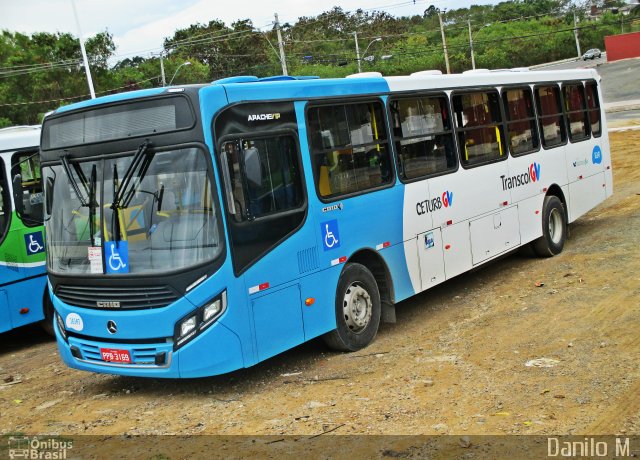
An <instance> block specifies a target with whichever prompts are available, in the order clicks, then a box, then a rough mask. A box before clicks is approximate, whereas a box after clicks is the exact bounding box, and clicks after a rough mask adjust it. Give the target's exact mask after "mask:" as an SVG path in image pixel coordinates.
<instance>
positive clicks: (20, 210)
mask: <svg viewBox="0 0 640 460" xmlns="http://www.w3.org/2000/svg"><path fill="white" fill-rule="evenodd" d="M23 200H24V189H23V188H22V174H16V175H15V176H13V203H14V206H15V208H16V214H18V216H20V217H22V216H23V214H24V201H23Z"/></svg>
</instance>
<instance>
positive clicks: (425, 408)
mask: <svg viewBox="0 0 640 460" xmlns="http://www.w3.org/2000/svg"><path fill="white" fill-rule="evenodd" d="M611 141H612V154H613V160H614V161H613V165H614V181H615V182H614V187H615V194H614V196H613V197H611V198H610V199H608V200H607V201H606V202H605V203H603V204H602V205H600V206H599V207H598V208H597V209H595V210H593V211H591V212H590V213H589V214H587V215H586V216H583V217H582V218H581V219H579V220H578V221H577V222H575V223H574V224H573V225H572V226H571V237H570V239H569V240H568V241H567V244H566V246H565V249H564V252H563V253H562V254H560V255H559V256H556V257H554V258H551V259H537V258H533V257H531V256H527V255H523V254H514V255H511V256H508V257H506V258H503V259H501V260H498V261H496V262H494V263H492V264H490V265H488V266H486V267H484V268H482V269H480V270H478V271H476V272H473V273H467V274H465V275H462V276H460V277H458V278H456V279H454V280H451V281H449V282H446V283H444V284H443V285H441V286H439V287H437V288H435V289H433V290H431V291H428V292H426V293H424V294H422V295H419V296H416V297H414V298H412V299H410V300H408V301H406V302H403V303H401V304H400V305H398V307H397V317H398V321H397V323H396V324H383V325H382V326H381V329H380V332H379V335H378V337H377V339H376V340H375V342H374V343H373V344H372V345H371V346H369V347H368V348H366V349H365V350H362V351H360V352H357V353H352V354H342V353H334V352H329V351H327V349H326V348H325V347H324V345H323V344H322V342H321V341H319V340H315V341H312V342H310V343H307V344H304V345H302V346H300V347H298V348H296V349H294V350H291V351H289V352H287V353H284V354H282V355H280V356H278V357H275V358H273V359H270V360H268V361H266V362H264V363H261V364H259V365H257V366H255V367H253V368H251V369H246V370H241V371H238V372H234V373H231V374H228V375H224V376H219V377H213V378H206V379H198V380H190V381H176V380H172V381H166V380H147V379H136V378H127V377H118V376H108V375H97V374H89V373H84V372H80V371H75V370H71V369H68V368H67V367H66V366H65V365H64V364H63V363H62V362H61V361H60V359H59V358H58V355H57V350H56V346H55V343H54V342H52V341H51V340H50V339H48V338H46V337H45V336H44V335H43V334H42V333H40V331H39V330H38V328H37V327H31V328H23V329H20V330H18V331H13V332H11V333H8V334H3V335H2V336H0V434H8V433H27V434H67V435H71V434H95V435H122V434H129V435H136V434H225V435H231V434H252V435H255V434H274V435H282V434H295V435H314V434H320V433H323V432H329V431H330V432H331V433H332V434H363V433H366V434H456V435H465V434H510V433H519V434H592V435H595V434H625V433H626V434H640V366H638V359H639V357H640V333H639V331H640V306H639V299H640V257H639V254H640V250H639V249H638V248H639V247H640V230H639V229H640V168H638V154H640V131H627V132H618V133H613V134H611ZM536 283H537V284H542V283H543V285H542V286H540V287H537V286H536ZM540 358H546V360H545V361H542V362H543V363H545V362H546V363H549V365H550V366H551V367H536V366H531V367H528V366H526V365H525V363H527V362H528V361H529V360H534V359H540ZM549 360H553V361H549ZM323 438H324V437H323Z"/></svg>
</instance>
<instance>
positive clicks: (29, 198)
mask: <svg viewBox="0 0 640 460" xmlns="http://www.w3.org/2000/svg"><path fill="white" fill-rule="evenodd" d="M11 165H12V167H11V177H15V176H16V175H17V174H20V175H21V176H22V189H23V195H22V203H23V209H24V211H23V213H22V215H21V217H22V220H23V223H24V224H25V225H27V226H29V227H32V226H34V225H41V222H42V217H43V212H44V210H43V198H44V196H43V195H44V194H43V193H42V176H41V173H40V156H39V155H38V152H37V151H36V152H33V151H29V152H19V153H16V154H14V155H13V156H12V158H11Z"/></svg>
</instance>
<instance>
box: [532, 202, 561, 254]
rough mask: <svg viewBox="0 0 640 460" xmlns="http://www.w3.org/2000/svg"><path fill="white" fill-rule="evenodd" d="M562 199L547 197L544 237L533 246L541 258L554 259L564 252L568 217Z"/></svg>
mask: <svg viewBox="0 0 640 460" xmlns="http://www.w3.org/2000/svg"><path fill="white" fill-rule="evenodd" d="M566 215H567V214H566V212H565V209H564V206H563V204H562V201H560V198H558V197H557V196H554V195H550V196H546V197H545V198H544V204H543V206H542V236H541V237H540V238H538V239H537V240H535V241H534V242H533V244H532V245H531V246H532V248H533V251H534V252H535V253H536V254H537V255H538V256H540V257H553V256H555V255H556V254H560V253H561V252H562V248H563V247H564V242H565V240H566V239H567V217H566Z"/></svg>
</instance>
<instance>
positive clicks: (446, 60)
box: [438, 11, 451, 73]
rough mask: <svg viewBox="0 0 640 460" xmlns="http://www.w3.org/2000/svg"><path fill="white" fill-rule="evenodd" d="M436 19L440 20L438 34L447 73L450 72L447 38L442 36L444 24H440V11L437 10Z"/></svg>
mask: <svg viewBox="0 0 640 460" xmlns="http://www.w3.org/2000/svg"><path fill="white" fill-rule="evenodd" d="M438 19H439V20H440V34H441V35H442V48H443V49H444V62H445V64H446V65H447V73H451V68H450V67H449V53H448V51H447V40H446V39H445V38H444V25H443V24H442V13H441V12H440V11H438Z"/></svg>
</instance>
